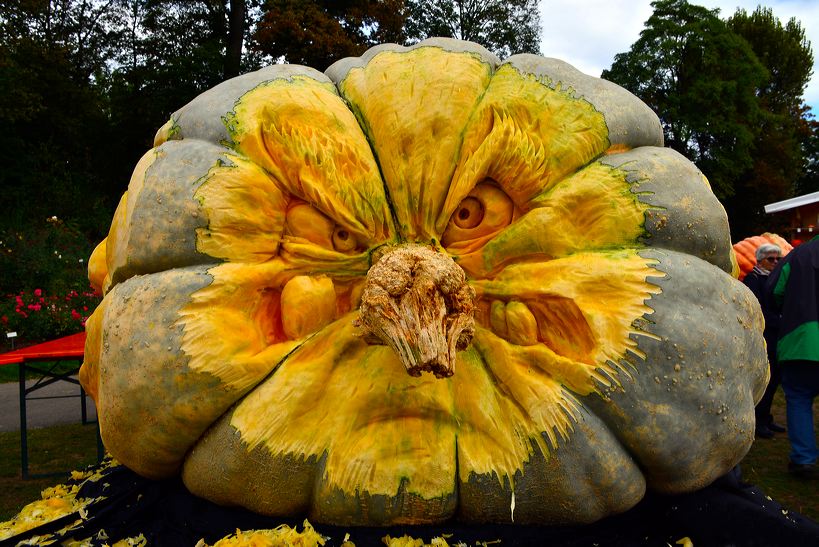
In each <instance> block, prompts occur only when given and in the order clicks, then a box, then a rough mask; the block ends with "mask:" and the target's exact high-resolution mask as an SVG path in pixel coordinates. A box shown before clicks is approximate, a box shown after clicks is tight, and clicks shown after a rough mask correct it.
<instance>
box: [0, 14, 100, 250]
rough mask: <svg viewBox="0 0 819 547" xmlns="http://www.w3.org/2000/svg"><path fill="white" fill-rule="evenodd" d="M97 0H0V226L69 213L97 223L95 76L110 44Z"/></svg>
mask: <svg viewBox="0 0 819 547" xmlns="http://www.w3.org/2000/svg"><path fill="white" fill-rule="evenodd" d="M109 22H110V19H108V16H107V15H106V12H104V10H102V6H101V5H100V3H99V2H84V3H78V2H34V1H29V2H12V3H4V4H2V7H0V37H2V41H0V97H1V98H2V99H0V126H2V127H3V131H2V132H0V150H2V154H3V156H2V160H3V169H2V170H0V188H2V189H3V191H2V192H0V208H2V210H3V212H4V218H3V219H2V223H0V227H3V228H6V229H12V228H13V229H16V230H22V229H23V228H24V226H25V225H26V224H27V223H28V222H29V221H30V219H32V218H38V219H42V218H45V217H48V216H52V215H57V216H59V217H60V218H67V219H72V220H73V221H74V222H76V223H77V225H78V226H79V228H80V229H81V230H82V231H83V232H86V233H88V234H89V235H96V234H98V232H99V224H98V223H99V221H100V219H101V218H102V215H99V216H94V214H93V211H96V210H100V209H101V210H102V213H103V215H104V214H106V213H108V212H109V211H110V210H112V207H113V201H112V200H110V201H107V200H106V197H107V195H108V192H107V189H106V185H107V181H108V176H107V173H105V172H104V170H101V169H100V165H99V164H98V162H97V161H96V159H97V158H98V157H99V156H105V155H106V153H108V152H109V150H108V145H109V143H111V142H112V139H110V138H109V135H110V132H111V129H110V127H109V126H108V124H107V120H106V116H105V113H104V104H105V97H104V93H103V89H102V88H101V86H100V85H99V79H98V78H99V77H101V75H102V74H103V73H104V72H105V70H106V69H105V59H106V58H107V57H108V56H110V54H111V48H112V47H113V42H112V38H111V36H110V33H109V32H108V31H107V30H106V29H105V28H104V24H107V23H109Z"/></svg>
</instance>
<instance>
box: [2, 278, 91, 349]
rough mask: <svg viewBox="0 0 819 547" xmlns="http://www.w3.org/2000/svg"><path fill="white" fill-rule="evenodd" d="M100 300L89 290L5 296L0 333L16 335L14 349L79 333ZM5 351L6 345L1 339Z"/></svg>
mask: <svg viewBox="0 0 819 547" xmlns="http://www.w3.org/2000/svg"><path fill="white" fill-rule="evenodd" d="M100 299H101V296H100V295H99V294H97V293H96V292H95V291H94V290H93V289H91V288H88V289H86V290H85V291H83V292H79V291H76V290H71V291H69V292H67V293H63V294H52V295H48V294H46V293H45V291H43V290H42V289H34V290H33V291H25V290H24V291H20V292H18V293H17V294H11V295H6V296H5V297H4V298H3V299H2V301H0V330H2V331H3V332H16V333H17V339H16V340H17V341H16V342H15V346H16V347H22V346H24V345H29V344H33V343H36V342H43V341H46V340H51V339H53V338H58V337H60V336H66V335H69V334H74V333H77V332H81V331H82V330H83V328H84V327H85V321H86V319H88V316H89V315H91V312H93V311H94V308H96V306H97V304H98V303H99V301H100ZM3 343H4V345H5V346H7V347H6V349H10V342H9V341H8V339H7V338H5V337H4V340H3Z"/></svg>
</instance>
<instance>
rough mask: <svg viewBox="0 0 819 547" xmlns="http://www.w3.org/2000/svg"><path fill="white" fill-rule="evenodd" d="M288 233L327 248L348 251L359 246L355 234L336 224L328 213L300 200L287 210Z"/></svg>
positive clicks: (341, 251)
mask: <svg viewBox="0 0 819 547" xmlns="http://www.w3.org/2000/svg"><path fill="white" fill-rule="evenodd" d="M286 233H287V234H288V235H290V236H293V237H298V238H303V239H306V240H307V241H309V242H311V243H315V244H316V245H320V246H321V247H324V248H325V249H333V250H335V251H338V252H340V253H348V252H351V251H355V250H356V249H357V248H358V240H357V239H356V237H355V235H353V234H352V233H350V232H349V231H348V230H347V229H346V228H343V227H342V226H338V225H336V223H335V222H333V220H332V219H330V218H329V217H328V216H327V215H325V214H324V213H322V212H321V211H319V210H318V209H316V208H315V207H313V206H312V205H309V204H307V203H303V202H298V203H296V204H294V205H291V206H290V208H289V209H288V210H287V228H286Z"/></svg>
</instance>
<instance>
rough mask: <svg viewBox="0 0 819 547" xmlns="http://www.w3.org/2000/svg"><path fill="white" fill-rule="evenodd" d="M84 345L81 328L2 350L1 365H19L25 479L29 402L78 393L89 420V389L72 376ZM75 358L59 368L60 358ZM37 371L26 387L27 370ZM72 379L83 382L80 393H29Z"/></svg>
mask: <svg viewBox="0 0 819 547" xmlns="http://www.w3.org/2000/svg"><path fill="white" fill-rule="evenodd" d="M84 349H85V333H84V332H80V333H77V334H72V335H70V336H64V337H63V338H58V339H56V340H51V341H49V342H43V343H42V344H36V345H33V346H29V347H26V348H21V349H17V350H14V351H10V352H8V353H3V354H0V366H1V365H11V364H18V365H20V368H19V371H20V374H19V385H20V460H21V464H22V474H23V479H28V478H29V477H31V476H35V475H29V472H28V427H27V420H26V403H27V401H30V400H35V399H56V398H64V397H79V398H80V410H81V412H82V423H83V424H87V423H89V422H88V414H87V409H86V400H85V398H86V393H85V390H83V388H82V386H80V382H79V381H78V380H77V379H76V378H73V376H74V375H75V374H77V372H79V370H80V366H81V365H82V360H83V352H84ZM65 361H69V362H70V361H75V362H76V366H74V367H71V368H70V369H69V370H67V371H63V372H57V371H56V370H55V369H56V368H57V364H58V363H59V362H65ZM35 363H44V364H45V366H37V365H35ZM27 370H28V371H29V372H32V371H33V372H36V373H37V374H39V376H40V377H39V378H38V379H37V380H36V381H35V382H34V384H33V385H31V386H29V387H26V371H27ZM59 381H63V382H69V383H72V384H76V385H77V386H80V392H79V394H78V395H59V396H51V397H29V394H30V393H32V392H34V391H37V390H38V389H41V388H43V387H45V386H47V385H50V384H53V383H54V382H59ZM101 454H102V444H101V443H100V442H99V436H98V446H97V456H98V457H100V458H101Z"/></svg>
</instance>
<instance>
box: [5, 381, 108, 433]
mask: <svg viewBox="0 0 819 547" xmlns="http://www.w3.org/2000/svg"><path fill="white" fill-rule="evenodd" d="M33 384H34V381H29V382H27V384H26V385H27V386H31V385H33ZM79 393H80V387H79V386H78V385H75V384H71V383H69V382H65V381H59V382H54V383H53V384H51V385H48V386H45V387H43V388H40V389H38V390H36V391H33V392H31V393H29V394H28V401H27V402H26V415H27V418H28V419H27V420H26V423H27V426H28V429H38V428H42V427H49V426H52V425H58V424H71V423H77V424H78V423H80V422H81V420H82V414H81V411H80V398H79V397H77V395H79ZM66 395H74V397H66V398H59V399H32V398H33V397H54V396H58V397H59V396H66ZM86 409H87V411H88V420H90V421H94V420H96V419H97V414H96V411H95V408H94V401H92V400H91V398H90V397H86ZM4 431H20V387H19V384H18V383H17V382H11V383H0V432H4Z"/></svg>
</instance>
